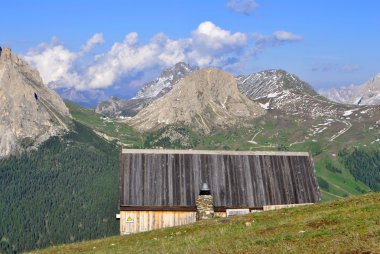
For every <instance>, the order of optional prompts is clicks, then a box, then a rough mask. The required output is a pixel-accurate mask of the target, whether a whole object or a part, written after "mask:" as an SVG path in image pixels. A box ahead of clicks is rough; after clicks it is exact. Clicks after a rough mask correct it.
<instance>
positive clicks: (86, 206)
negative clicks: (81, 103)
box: [0, 123, 118, 253]
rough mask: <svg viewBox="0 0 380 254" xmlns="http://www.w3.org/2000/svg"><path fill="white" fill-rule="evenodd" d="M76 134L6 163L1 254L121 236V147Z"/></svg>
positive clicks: (0, 167) (0, 202) (0, 175)
mask: <svg viewBox="0 0 380 254" xmlns="http://www.w3.org/2000/svg"><path fill="white" fill-rule="evenodd" d="M75 130H76V132H71V133H70V134H68V135H66V136H64V137H61V138H58V137H55V138H51V139H49V140H48V141H47V142H45V143H44V144H43V145H42V146H41V147H40V148H39V149H38V151H33V152H30V153H24V154H22V155H18V156H12V157H9V158H8V159H4V160H1V161H0V193H1V194H0V253H19V252H21V251H24V250H30V249H35V248H41V247H45V246H48V245H52V244H58V243H64V242H72V241H80V240H85V239H95V238H99V237H104V236H109V235H114V234H117V233H118V223H117V222H116V221H115V219H114V218H115V217H114V216H115V213H117V191H118V188H117V186H118V182H117V181H118V149H117V147H116V145H115V144H113V143H107V142H106V141H104V140H103V139H101V138H99V137H98V136H97V135H95V134H94V133H93V132H92V130H91V129H89V128H88V127H86V126H84V125H82V124H79V123H76V128H75Z"/></svg>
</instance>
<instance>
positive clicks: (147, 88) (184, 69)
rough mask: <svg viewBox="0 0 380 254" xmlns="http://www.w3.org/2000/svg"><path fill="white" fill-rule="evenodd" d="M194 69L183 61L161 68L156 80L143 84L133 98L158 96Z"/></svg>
mask: <svg viewBox="0 0 380 254" xmlns="http://www.w3.org/2000/svg"><path fill="white" fill-rule="evenodd" d="M195 69H196V68H194V67H191V66H190V65H188V64H186V63H184V62H179V63H176V64H175V65H174V66H172V67H169V68H167V69H165V70H163V71H162V72H161V74H160V76H159V77H158V78H157V79H156V80H154V81H151V82H149V83H146V84H145V85H143V86H142V87H141V89H140V90H139V91H138V92H137V94H136V96H135V97H134V98H133V99H150V98H159V97H161V96H163V95H164V94H165V93H167V92H168V91H169V90H171V89H172V87H173V85H174V84H175V83H177V82H178V81H179V80H181V79H182V78H184V77H185V76H186V75H188V74H189V73H191V72H192V71H194V70H195Z"/></svg>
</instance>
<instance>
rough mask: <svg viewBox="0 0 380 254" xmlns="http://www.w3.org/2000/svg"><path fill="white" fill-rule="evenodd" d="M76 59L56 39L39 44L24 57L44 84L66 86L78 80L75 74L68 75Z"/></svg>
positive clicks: (73, 54) (75, 55) (74, 55)
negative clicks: (34, 68)
mask: <svg viewBox="0 0 380 254" xmlns="http://www.w3.org/2000/svg"><path fill="white" fill-rule="evenodd" d="M76 58H77V54H75V53H73V52H70V51H69V50H68V49H66V48H65V47H64V46H63V44H61V43H60V42H58V40H57V39H56V38H53V39H52V41H51V43H50V44H40V45H39V46H38V47H37V48H36V49H32V50H30V51H29V52H28V54H27V55H26V56H25V59H26V60H27V61H29V62H30V63H31V64H32V65H34V66H35V67H36V68H37V69H38V71H39V72H40V74H41V76H42V79H43V81H44V83H50V82H61V83H62V84H63V83H68V85H74V84H75V81H78V79H79V77H78V76H77V75H76V74H75V73H70V69H71V67H72V65H73V63H74V61H75V60H76ZM71 79H72V81H73V82H71V81H70V80H71Z"/></svg>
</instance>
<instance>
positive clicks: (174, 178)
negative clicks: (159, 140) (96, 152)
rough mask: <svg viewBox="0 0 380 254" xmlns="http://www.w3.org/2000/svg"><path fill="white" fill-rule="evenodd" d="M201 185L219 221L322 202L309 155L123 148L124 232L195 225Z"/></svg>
mask: <svg viewBox="0 0 380 254" xmlns="http://www.w3.org/2000/svg"><path fill="white" fill-rule="evenodd" d="M202 183H208V185H209V186H210V191H211V196H212V197H213V206H214V211H215V214H217V215H218V216H226V211H229V209H245V210H248V211H253V210H263V209H264V210H266V209H268V208H271V207H275V208H276V207H279V206H280V207H281V206H284V205H285V206H290V205H294V204H304V203H315V202H317V201H319V200H320V193H319V187H318V184H317V180H316V176H315V171H314V166H313V162H312V158H311V156H310V155H309V153H304V152H241V151H196V150H142V149H141V150H136V149H122V152H121V156H120V185H119V191H120V200H119V205H120V233H121V234H130V233H137V232H142V231H147V230H152V229H158V228H163V227H170V226H177V225H184V224H188V223H192V222H195V221H196V211H197V207H196V198H197V197H198V195H199V193H200V187H201V185H202Z"/></svg>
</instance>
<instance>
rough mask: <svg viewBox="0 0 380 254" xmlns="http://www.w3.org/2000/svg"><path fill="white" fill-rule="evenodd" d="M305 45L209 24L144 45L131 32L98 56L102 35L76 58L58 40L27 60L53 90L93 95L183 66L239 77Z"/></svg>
mask: <svg viewBox="0 0 380 254" xmlns="http://www.w3.org/2000/svg"><path fill="white" fill-rule="evenodd" d="M301 39H302V37H301V36H299V35H296V34H293V33H291V32H286V31H277V32H274V33H273V35H270V36H265V35H258V34H255V35H254V36H250V35H249V34H246V33H242V32H231V31H229V30H226V29H223V28H221V27H219V26H217V25H215V24H214V23H212V22H210V21H205V22H202V23H200V24H199V26H198V27H197V28H196V29H195V30H194V31H192V32H191V33H190V36H189V37H187V38H179V39H171V38H169V37H168V36H167V35H165V34H164V33H158V34H156V35H154V36H153V37H152V38H151V39H150V40H149V41H148V42H146V43H142V42H140V41H139V36H138V34H137V33H136V32H131V33H128V34H127V35H126V36H125V37H124V40H123V41H121V42H115V43H113V45H112V46H111V48H110V49H109V50H108V51H106V52H104V53H101V54H96V55H95V56H92V54H91V52H92V50H93V48H94V47H95V46H96V45H99V44H102V43H103V42H104V37H103V34H102V33H96V34H94V35H93V36H92V37H91V38H90V39H89V40H88V41H87V42H86V43H85V44H84V45H82V46H81V48H80V50H79V51H77V52H74V51H70V50H69V49H67V48H66V47H65V46H64V44H63V43H62V42H60V41H58V40H57V39H55V38H53V39H52V42H51V43H50V44H47V43H43V44H40V45H39V46H38V47H37V48H35V49H31V50H30V51H29V52H28V53H27V55H26V56H25V58H26V59H27V60H28V61H29V62H31V63H32V64H33V65H34V66H35V67H36V68H37V69H38V70H39V71H40V73H41V75H42V78H43V80H44V82H45V83H50V86H53V87H74V88H75V89H77V90H91V89H103V88H107V87H111V86H113V85H115V84H116V83H119V84H120V83H123V81H125V80H129V82H130V81H131V80H134V82H135V80H136V76H144V75H143V73H144V72H145V71H147V70H158V69H162V68H166V67H168V66H172V65H174V64H176V63H178V62H187V63H189V64H191V65H196V66H199V67H208V66H212V67H218V68H222V69H225V70H229V71H234V68H235V69H236V68H237V67H241V66H242V65H244V63H245V61H247V59H248V58H249V57H252V52H259V51H261V50H263V49H264V48H266V47H270V46H277V45H280V44H283V43H285V42H290V41H298V40H301ZM78 62H80V64H78ZM83 62H84V63H85V64H83ZM129 82H126V83H129Z"/></svg>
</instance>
